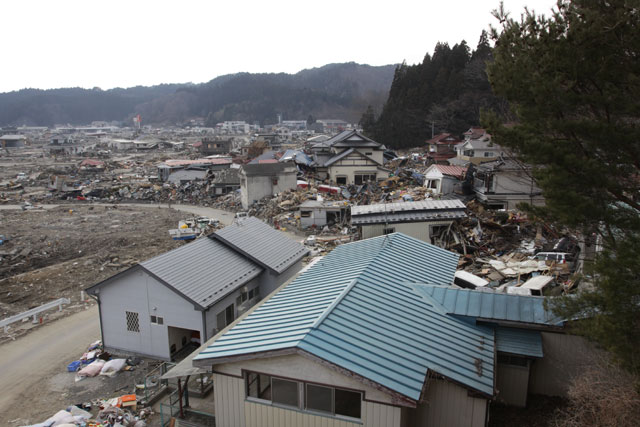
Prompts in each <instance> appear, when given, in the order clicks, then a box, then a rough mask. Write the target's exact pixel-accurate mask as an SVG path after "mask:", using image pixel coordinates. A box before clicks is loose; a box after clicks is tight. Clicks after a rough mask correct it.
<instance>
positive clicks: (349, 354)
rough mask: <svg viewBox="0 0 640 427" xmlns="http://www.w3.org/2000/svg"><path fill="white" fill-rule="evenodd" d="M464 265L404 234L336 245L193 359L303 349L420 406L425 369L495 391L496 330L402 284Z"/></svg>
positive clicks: (446, 276) (434, 278) (444, 280)
mask: <svg viewBox="0 0 640 427" xmlns="http://www.w3.org/2000/svg"><path fill="white" fill-rule="evenodd" d="M457 260H458V255H456V254H453V253H451V252H448V251H445V250H443V249H440V248H437V247H435V246H433V245H430V244H427V243H424V242H422V241H420V240H417V239H414V238H412V237H409V236H406V235H404V234H401V233H393V234H390V235H387V236H384V237H383V236H381V237H377V238H372V239H366V240H361V241H358V242H353V243H349V244H345V245H342V246H339V247H338V248H336V249H334V250H333V251H332V252H331V253H330V254H329V255H327V256H326V257H325V258H323V259H322V260H321V261H319V262H318V263H317V264H316V265H314V266H313V267H312V268H310V269H309V270H308V271H307V272H305V273H303V274H302V275H300V276H299V277H298V278H297V279H296V280H295V281H294V282H292V283H291V284H289V285H288V286H286V287H285V288H283V289H282V290H280V292H278V293H277V294H276V295H274V296H273V297H272V298H271V299H269V300H268V301H266V302H265V303H264V304H263V305H262V306H260V307H259V308H258V309H256V311H254V312H253V313H251V314H250V315H249V316H247V317H246V318H245V319H244V320H242V321H241V322H240V323H238V324H237V325H236V326H234V327H233V328H232V329H230V330H229V331H228V332H227V333H226V334H224V335H223V336H221V337H220V338H219V339H218V340H216V341H215V342H214V343H213V344H212V345H211V346H209V347H208V348H207V349H206V350H205V351H202V352H201V353H200V354H199V355H198V356H197V357H196V358H195V359H194V360H195V361H196V364H200V365H204V364H206V363H216V359H218V360H223V359H224V360H226V361H230V360H233V358H234V357H237V356H242V355H246V354H254V353H256V352H263V351H270V350H285V349H298V350H302V351H303V352H307V353H310V354H312V355H314V356H315V357H319V358H321V359H324V360H325V361H327V362H329V363H331V364H334V365H337V366H338V367H340V368H342V369H347V370H349V371H351V372H353V373H354V374H356V375H358V376H361V377H363V378H366V379H369V380H371V381H375V382H376V383H378V384H380V385H381V386H383V387H385V388H387V389H389V390H392V391H394V392H397V393H400V394H402V395H404V396H406V397H408V398H409V399H413V400H415V401H417V400H419V398H420V396H421V394H422V390H423V386H424V382H425V379H426V375H427V372H428V371H433V372H435V373H439V374H441V375H444V376H446V377H448V378H451V379H453V380H454V381H457V382H459V383H461V384H464V385H466V386H467V387H469V388H472V389H474V390H478V391H480V392H482V393H485V394H487V395H492V394H493V380H494V375H493V373H494V365H493V360H494V335H493V331H492V330H491V329H489V328H485V327H480V326H474V325H470V324H469V323H467V322H464V321H462V320H459V319H457V318H455V317H453V316H446V315H444V314H442V313H441V312H440V311H439V310H438V309H437V307H434V306H433V305H432V304H430V303H429V302H428V301H427V300H425V299H423V298H421V297H420V295H419V294H417V293H416V292H415V291H414V290H412V288H411V287H410V286H409V285H408V284H406V283H405V281H411V282H418V281H423V280H424V281H429V282H431V283H438V284H443V285H444V284H449V283H450V282H451V280H452V278H453V273H454V271H455V268H456V265H457Z"/></svg>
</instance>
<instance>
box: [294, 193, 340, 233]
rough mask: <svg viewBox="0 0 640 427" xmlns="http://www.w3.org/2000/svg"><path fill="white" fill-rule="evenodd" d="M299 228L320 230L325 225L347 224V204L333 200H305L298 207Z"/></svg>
mask: <svg viewBox="0 0 640 427" xmlns="http://www.w3.org/2000/svg"><path fill="white" fill-rule="evenodd" d="M299 209H300V210H299V215H300V226H301V227H302V228H309V227H317V228H322V227H324V226H325V225H327V224H347V223H348V220H349V204H348V203H347V202H344V201H335V200H320V201H319V200H306V201H305V202H303V203H302V204H301V205H300V208H299Z"/></svg>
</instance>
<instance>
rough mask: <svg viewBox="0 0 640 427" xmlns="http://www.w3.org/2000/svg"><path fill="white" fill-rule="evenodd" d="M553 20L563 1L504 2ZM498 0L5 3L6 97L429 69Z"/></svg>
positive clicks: (1, 84)
mask: <svg viewBox="0 0 640 427" xmlns="http://www.w3.org/2000/svg"><path fill="white" fill-rule="evenodd" d="M504 4H505V8H506V9H507V10H509V11H511V12H512V15H514V16H519V15H520V13H521V12H522V11H523V10H524V6H525V5H527V6H529V8H530V9H534V10H535V11H537V12H542V13H545V14H547V15H548V14H549V11H550V10H551V8H552V7H553V6H554V5H555V0H505V1H504ZM498 5H499V0H386V1H377V0H368V1H361V0H341V1H334V0H319V1H305V0H292V1H283V0H273V1H268V0H262V1H260V0H258V1H242V0H208V1H199V0H198V1H196V0H193V1H189V0H182V1H179V0H172V1H164V0H153V1H142V0H125V1H120V0H102V1H97V0H77V1H76V0H74V1H67V0H55V1H54V0H41V1H36V0H19V1H2V2H1V4H0V16H2V42H1V43H0V46H2V49H0V51H1V52H2V57H3V66H2V71H0V92H6V91H12V90H18V89H22V88H25V87H33V88H56V87H76V86H79V87H85V88H92V87H95V86H98V87H101V88H102V89H109V88H113V87H130V86H136V85H145V86H148V85H154V84H159V83H183V82H193V83H201V82H205V81H209V80H211V79H212V78H214V77H216V76H219V75H223V74H229V73H236V72H241V71H248V72H286V73H295V72H297V71H300V70H302V69H305V68H313V67H319V66H322V65H325V64H329V63H335V62H348V61H355V62H358V63H363V64H371V65H384V64H395V63H400V62H402V61H403V60H406V61H407V63H409V64H414V63H418V62H421V61H422V59H423V57H424V55H425V53H427V52H432V51H433V48H434V46H435V44H436V43H437V42H438V41H445V42H448V43H449V44H451V45H453V44H455V43H458V42H460V41H461V40H463V39H464V40H466V41H467V43H468V44H469V45H470V46H471V47H472V48H474V47H475V46H476V44H477V41H478V38H479V36H480V33H481V31H482V30H483V29H487V28H488V27H489V25H490V24H495V19H494V18H493V17H492V16H491V10H493V9H495V8H496V7H498Z"/></svg>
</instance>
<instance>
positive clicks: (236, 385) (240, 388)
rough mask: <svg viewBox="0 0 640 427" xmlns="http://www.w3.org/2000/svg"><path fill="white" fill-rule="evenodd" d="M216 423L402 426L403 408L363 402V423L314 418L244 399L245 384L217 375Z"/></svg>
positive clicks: (281, 426)
mask: <svg viewBox="0 0 640 427" xmlns="http://www.w3.org/2000/svg"><path fill="white" fill-rule="evenodd" d="M213 380H214V387H215V390H214V395H215V397H214V399H215V404H216V424H217V425H221V426H225V427H226V426H229V427H242V426H246V427H303V426H304V427H354V426H359V425H363V426H365V427H400V412H401V410H400V408H399V407H395V406H389V405H383V404H379V403H373V402H362V423H359V422H350V421H345V420H340V419H337V418H332V417H323V416H319V415H313V414H309V413H305V412H302V411H296V410H290V409H283V408H278V407H276V406H271V405H265V404H261V403H254V402H249V401H246V400H245V397H244V381H243V380H242V379H241V378H235V377H230V376H227V375H218V374H215V375H214V379H213Z"/></svg>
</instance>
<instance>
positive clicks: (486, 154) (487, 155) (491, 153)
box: [484, 151, 496, 157]
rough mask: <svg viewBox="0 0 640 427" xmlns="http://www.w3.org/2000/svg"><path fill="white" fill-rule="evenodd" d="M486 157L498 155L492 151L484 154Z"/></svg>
mask: <svg viewBox="0 0 640 427" xmlns="http://www.w3.org/2000/svg"><path fill="white" fill-rule="evenodd" d="M484 156H485V157H495V156H496V155H495V154H494V153H493V152H491V151H485V152H484Z"/></svg>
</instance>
